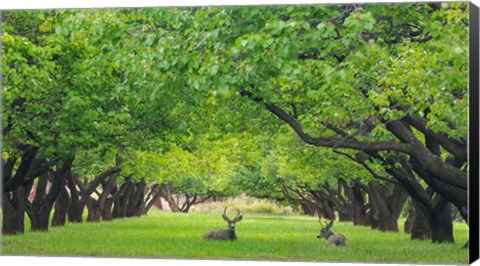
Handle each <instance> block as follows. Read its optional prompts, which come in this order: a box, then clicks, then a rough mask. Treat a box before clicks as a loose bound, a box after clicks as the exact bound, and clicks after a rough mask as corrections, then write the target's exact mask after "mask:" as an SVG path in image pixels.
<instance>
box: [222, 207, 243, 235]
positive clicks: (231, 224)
mask: <svg viewBox="0 0 480 266" xmlns="http://www.w3.org/2000/svg"><path fill="white" fill-rule="evenodd" d="M227 209H228V207H226V208H225V210H223V214H222V217H223V220H224V221H225V222H227V223H228V229H230V230H235V223H237V222H240V221H241V220H242V218H243V216H242V215H241V214H240V210H239V209H236V210H237V216H235V218H233V219H229V218H228V216H227Z"/></svg>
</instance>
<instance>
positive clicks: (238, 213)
mask: <svg viewBox="0 0 480 266" xmlns="http://www.w3.org/2000/svg"><path fill="white" fill-rule="evenodd" d="M235 209H236V210H237V216H236V217H235V218H238V217H240V210H239V209H238V208H235Z"/></svg>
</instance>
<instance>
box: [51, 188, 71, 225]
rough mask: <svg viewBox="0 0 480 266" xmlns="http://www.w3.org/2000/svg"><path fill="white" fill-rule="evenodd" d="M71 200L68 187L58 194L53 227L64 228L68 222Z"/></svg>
mask: <svg viewBox="0 0 480 266" xmlns="http://www.w3.org/2000/svg"><path fill="white" fill-rule="evenodd" d="M70 205H71V200H70V195H69V194H68V191H67V189H66V187H63V189H62V190H61V191H60V193H59V194H58V197H57V199H56V200H55V212H54V213H53V218H52V226H64V225H65V222H66V220H67V213H68V210H69V209H70Z"/></svg>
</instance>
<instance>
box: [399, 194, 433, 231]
mask: <svg viewBox="0 0 480 266" xmlns="http://www.w3.org/2000/svg"><path fill="white" fill-rule="evenodd" d="M421 208H422V206H421V205H420V204H419V203H418V202H417V201H415V200H412V205H411V208H410V211H409V214H408V218H407V221H406V222H405V233H410V234H411V235H410V239H411V240H427V239H431V238H432V230H431V227H430V219H429V217H428V215H426V214H425V212H424V211H422V209H421Z"/></svg>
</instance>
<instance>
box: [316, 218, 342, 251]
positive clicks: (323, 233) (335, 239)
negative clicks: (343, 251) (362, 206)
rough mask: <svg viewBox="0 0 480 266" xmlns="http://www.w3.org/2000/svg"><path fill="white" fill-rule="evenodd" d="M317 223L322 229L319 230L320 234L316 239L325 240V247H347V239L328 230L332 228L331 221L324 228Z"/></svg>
mask: <svg viewBox="0 0 480 266" xmlns="http://www.w3.org/2000/svg"><path fill="white" fill-rule="evenodd" d="M318 222H319V223H320V225H321V226H322V229H321V230H320V234H318V235H317V238H325V239H326V240H327V246H332V245H335V246H338V245H341V246H345V245H347V238H346V237H345V236H344V235H342V234H338V235H336V234H334V233H333V232H332V231H331V230H330V229H331V228H332V226H333V221H331V222H330V223H329V224H327V225H326V226H325V225H324V224H322V222H321V221H318Z"/></svg>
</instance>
